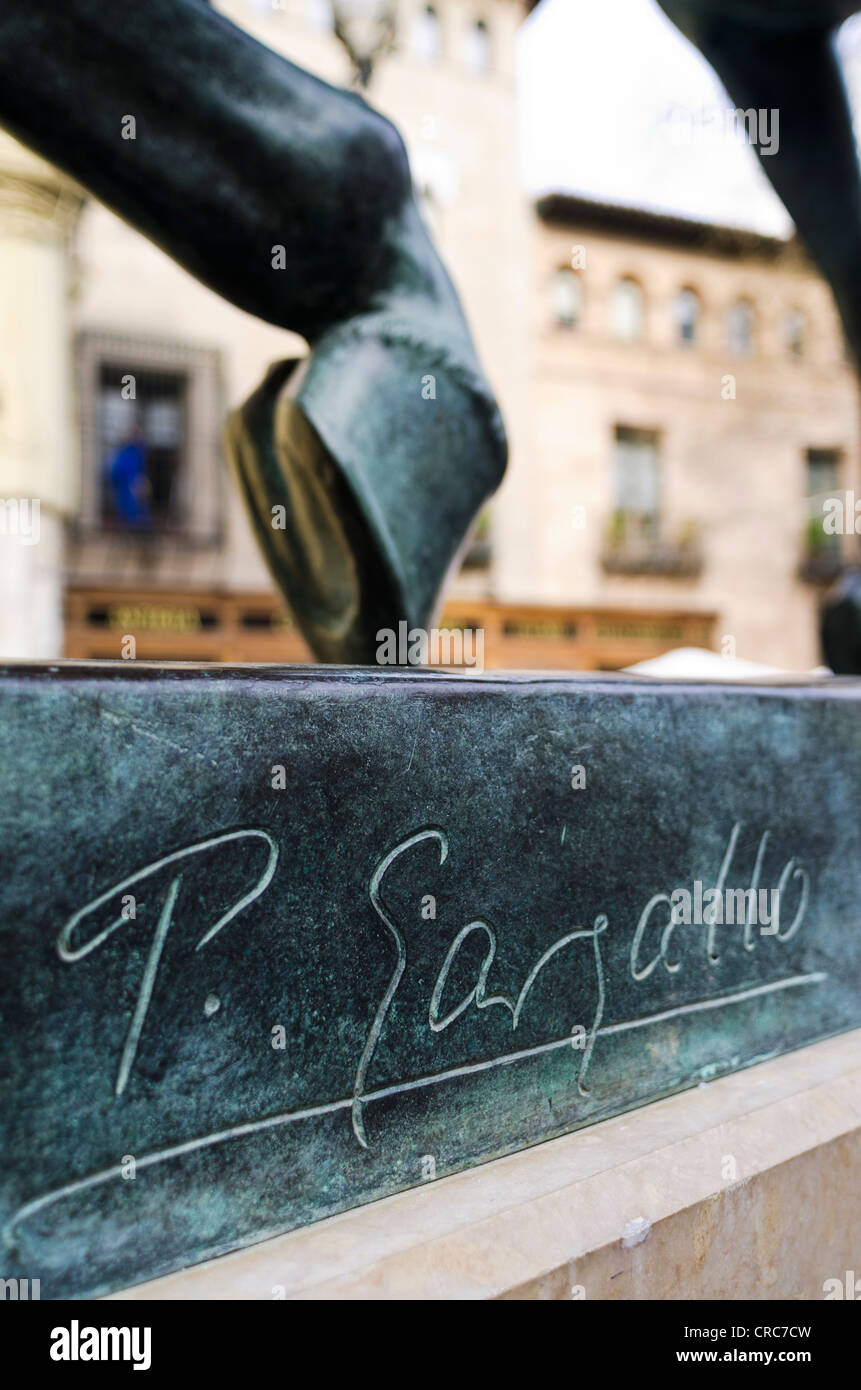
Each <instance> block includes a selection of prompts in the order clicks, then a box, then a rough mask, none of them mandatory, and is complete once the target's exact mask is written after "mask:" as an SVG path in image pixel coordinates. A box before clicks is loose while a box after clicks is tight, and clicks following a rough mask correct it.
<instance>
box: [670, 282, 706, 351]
mask: <svg viewBox="0 0 861 1390" xmlns="http://www.w3.org/2000/svg"><path fill="white" fill-rule="evenodd" d="M673 321H674V324H675V330H676V337H677V338H678V340H679V342H680V343H695V342H696V340H697V337H698V335H699V330H700V298H699V295H698V294H697V292H696V290H691V289H688V288H687V287H685V289H681V290H679V292H678V294H677V295H676V297H675V299H674V301H673Z"/></svg>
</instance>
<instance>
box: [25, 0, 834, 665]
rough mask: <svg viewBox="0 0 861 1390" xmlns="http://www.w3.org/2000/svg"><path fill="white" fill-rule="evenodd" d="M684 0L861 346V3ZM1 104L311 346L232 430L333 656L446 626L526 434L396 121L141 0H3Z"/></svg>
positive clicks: (170, 4)
mask: <svg viewBox="0 0 861 1390" xmlns="http://www.w3.org/2000/svg"><path fill="white" fill-rule="evenodd" d="M662 3H663V7H664V9H665V10H666V12H667V14H668V15H670V17H671V18H672V19H673V20H674V21H675V22H676V23H677V24H678V25H679V26H680V28H681V29H682V30H683V31H684V32H685V33H686V34H687V35H688V37H689V38H691V39H692V40H693V42H695V43H696V44H697V45H698V46H699V47H700V48H701V49H702V51H703V53H704V54H705V56H706V57H707V58H708V59H709V61H710V62H711V63H712V64H713V65H714V67H715V69H716V71H717V72H718V74H719V76H720V77H721V78H722V80H723V81H724V82H725V84H726V86H727V89H728V91H729V93H730V96H731V97H732V99H733V100H734V101H735V102H736V103H737V104H738V106H739V107H740V108H741V109H749V108H753V109H755V110H760V109H765V110H772V109H774V110H777V111H778V112H779V116H780V137H779V144H778V145H777V147H776V148H772V147H770V149H769V154H768V157H767V158H765V157H764V158H763V159H762V164H763V168H764V170H765V172H766V173H767V175H768V177H769V178H770V179H771V181H772V183H773V184H774V187H775V189H776V190H777V192H778V193H779V194H780V196H781V198H782V199H783V201H784V202H785V204H786V206H787V208H788V210H789V212H790V213H791V215H792V217H793V218H794V220H795V223H796V225H797V227H798V230H799V233H800V234H801V237H802V238H803V240H804V241H805V243H806V244H807V246H808V248H809V250H810V252H811V254H812V255H813V257H814V259H815V260H816V262H817V264H818V266H819V267H820V269H821V270H822V272H823V274H824V275H825V276H826V278H827V279H828V281H829V283H830V285H831V287H832V290H833V292H834V296H835V299H836V302H837V306H838V308H839V311H840V314H841V317H842V320H843V324H844V327H845V330H846V335H847V339H848V342H849V345H850V347H851V349H852V351H853V353H854V355H855V357H856V359H858V360H861V292H859V277H858V266H859V264H861V175H859V167H858V160H857V155H856V150H855V141H854V136H853V133H852V126H851V120H850V115H849V108H848V104H847V101H846V96H845V92H844V89H843V83H842V79H841V77H840V73H839V69H838V66H837V63H836V60H835V57H834V54H833V51H832V37H833V31H834V29H835V27H836V25H837V24H839V23H840V22H841V21H842V20H843V19H845V18H846V16H847V15H849V14H850V13H852V12H853V11H854V10H855V9H856V8H857V6H856V4H855V3H853V0H826V2H825V3H820V2H819V0H817V3H813V0H734V3H731V4H727V3H724V0H662ZM609 99H611V97H610V95H609V94H608V100H609ZM128 115H131V116H133V117H134V119H135V122H136V135H135V138H134V139H125V140H124V139H123V138H122V128H123V121H124V119H125V118H126V117H127V116H128ZM0 122H2V123H3V124H5V125H6V126H8V128H9V129H10V130H11V131H13V132H14V133H15V134H16V135H18V136H19V138H21V139H22V140H23V141H24V142H25V143H27V144H30V145H32V146H33V147H34V148H36V149H37V150H39V151H40V153H42V154H43V155H45V156H46V157H47V158H49V159H51V160H53V162H54V163H56V164H57V165H58V166H60V167H61V168H63V169H65V170H66V171H68V172H69V173H71V174H72V175H74V177H75V178H77V179H78V180H79V181H80V182H81V183H82V184H83V185H84V186H85V187H86V188H88V189H90V190H91V191H92V192H93V193H94V194H95V195H96V196H98V197H100V198H101V199H102V200H103V201H104V202H105V203H107V204H108V206H110V207H112V208H113V209H115V211H117V212H118V213H119V214H120V215H121V216H123V217H125V218H126V219H127V220H128V221H129V222H130V223H132V225H134V226H135V227H137V228H138V229H139V230H140V231H142V232H143V233H145V234H146V235H147V236H149V237H151V238H152V239H153V240H154V241H155V242H157V244H158V245H160V246H162V247H163V248H164V249H165V250H166V251H167V252H168V253H169V254H170V255H171V256H173V257H174V258H175V259H176V260H177V261H179V263H180V264H181V265H183V266H185V267H186V268H187V269H188V270H190V271H191V272H192V274H194V275H196V276H198V277H199V278H200V279H201V280H203V281H204V282H205V283H206V284H208V285H210V286H211V287H212V288H213V289H215V290H216V291H217V292H218V293H220V294H222V295H223V296H224V297H225V298H227V299H229V300H230V301H231V302H232V303H234V304H236V305H238V306H239V307H240V308H242V309H245V310H247V311H248V312H250V313H252V314H256V315H258V316H259V317H260V318H263V319H266V320H267V321H269V322H271V323H275V324H278V325H280V326H281V327H284V328H289V329H293V330H295V331H296V332H299V333H301V334H303V335H304V336H305V337H306V338H307V340H308V342H309V344H310V346H311V355H310V358H309V359H308V360H307V362H306V363H304V364H303V365H301V366H297V364H286V363H285V364H281V365H280V366H279V367H278V368H276V369H275V370H274V371H273V373H271V374H270V376H269V377H268V378H267V380H266V382H264V384H263V385H262V386H261V388H260V390H259V391H258V392H257V393H256V394H255V396H254V397H253V398H252V400H251V401H249V402H248V404H247V405H246V406H245V407H244V408H243V410H241V411H240V412H238V413H237V415H236V417H235V418H234V419H233V421H232V422H231V425H230V429H229V432H228V438H229V446H230V455H231V458H232V460H233V462H234V464H235V467H236V470H237V473H238V477H239V483H240V488H241V491H242V493H243V495H244V497H245V499H246V501H247V502H248V504H249V507H250V509H251V516H252V520H253V524H254V528H255V532H256V535H257V537H258V540H259V542H260V544H261V546H262V549H263V553H264V554H265V556H266V558H267V560H268V562H269V564H270V566H271V567H272V569H273V573H274V575H275V577H276V579H277V581H278V583H279V584H280V586H281V588H282V590H283V592H284V594H285V596H286V597H287V600H288V602H289V603H290V605H291V607H292V608H293V610H294V612H295V613H296V616H297V618H298V620H299V622H300V624H301V626H302V628H303V631H304V632H305V635H306V637H307V638H308V641H309V643H310V644H311V646H312V648H313V650H314V652H315V653H316V654H317V655H318V656H320V657H322V658H323V659H325V660H330V661H337V660H342V661H351V662H352V661H370V660H372V659H373V655H374V649H375V633H376V631H377V630H378V628H379V627H381V626H383V627H391V628H393V627H395V626H396V625H397V622H398V621H399V620H400V619H406V620H407V621H408V622H410V623H411V624H414V625H416V626H419V627H425V626H427V624H428V622H429V618H430V615H431V613H432V611H433V609H434V606H435V604H436V601H437V597H438V595H439V591H440V587H441V585H442V583H443V581H444V578H445V575H446V573H447V572H448V570H449V569H450V567H451V565H452V564H453V562H454V561H455V560H456V557H457V553H458V550H459V548H460V547H461V546H462V544H463V541H464V538H465V536H466V534H467V532H468V530H469V527H470V524H471V522H472V520H473V518H474V517H475V515H476V512H477V511H478V509H479V508H480V506H481V505H482V503H483V502H484V501H485V499H486V498H487V497H488V495H489V494H490V493H491V492H492V491H493V490H494V488H495V487H496V486H497V485H498V483H499V480H500V478H501V476H502V472H503V469H504V466H505V440H504V433H503V429H502V424H501V420H500V416H499V412H498V410H497V408H496V405H495V403H494V401H493V399H492V396H491V394H490V392H489V389H488V387H487V385H486V383H485V381H484V378H483V376H482V374H481V370H480V367H479V365H478V363H477V361H476V357H475V352H474V349H473V346H472V343H471V340H470V336H469V331H468V328H467V326H466V323H465V321H464V317H463V313H462V311H461V308H460V305H459V303H458V300H457V296H456V294H455V292H454V289H453V287H452V285H451V282H450V280H449V278H448V275H447V274H446V272H445V270H444V268H443V266H442V264H441V263H440V261H439V258H438V256H437V254H436V252H435V251H434V249H433V247H432V245H431V242H430V240H429V237H428V234H427V231H426V229H425V227H424V225H423V222H422V220H421V218H420V216H419V213H418V211H417V208H416V204H415V201H414V198H413V195H412V188H411V183H410V175H409V169H408V164H407V159H406V155H405V152H404V147H403V143H402V141H401V139H400V136H399V135H398V134H397V132H396V131H395V129H394V127H393V126H392V125H391V124H390V123H389V122H388V121H386V120H385V119H384V118H383V117H381V116H380V115H379V114H378V113H377V112H375V111H373V110H372V109H371V108H370V107H369V106H368V105H367V104H366V103H365V102H364V101H363V100H362V99H361V98H359V97H358V96H357V95H355V94H353V93H349V92H345V91H339V90H337V89H335V88H333V87H330V86H328V85H327V84H326V83H324V82H321V81H319V80H318V79H316V78H314V77H312V76H310V75H309V74H308V73H305V72H303V71H302V70H301V69H300V68H297V67H296V66H294V65H293V64H291V63H289V62H287V61H286V60H285V59H283V58H281V57H279V56H278V55H276V54H274V53H272V52H271V51H270V50H268V49H266V48H265V47H263V46H262V45H260V44H259V43H257V42H256V41H255V40H253V39H252V38H250V37H249V36H248V35H247V34H246V33H244V32H243V31H242V30H240V29H238V28H236V27H235V26H233V25H231V24H230V23H229V22H228V21H227V20H226V19H225V18H224V17H223V16H222V15H220V14H218V13H217V12H215V11H213V10H211V9H210V7H209V6H208V5H207V4H206V3H204V0H139V2H138V3H137V4H135V5H134V6H133V7H130V8H129V9H127V10H125V11H124V13H123V20H122V23H121V24H119V23H117V22H116V16H115V14H114V12H113V11H112V9H111V7H109V6H106V5H104V3H102V0H64V3H63V4H62V5H55V4H53V3H50V4H49V3H46V0H4V5H3V9H2V12H0Z"/></svg>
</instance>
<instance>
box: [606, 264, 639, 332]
mask: <svg viewBox="0 0 861 1390" xmlns="http://www.w3.org/2000/svg"><path fill="white" fill-rule="evenodd" d="M644 317H645V313H644V308H643V291H642V290H641V289H640V286H639V285H638V284H637V281H636V280H634V279H632V277H631V276H630V275H626V276H625V278H624V279H623V280H618V281H617V282H616V285H615V286H614V289H613V300H612V306H611V319H610V322H611V326H612V330H613V336H614V337H616V338H619V339H620V340H621V341H622V342H623V343H634V342H636V341H637V339H638V338H642V336H643V320H644Z"/></svg>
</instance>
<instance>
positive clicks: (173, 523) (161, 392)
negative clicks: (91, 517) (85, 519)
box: [96, 362, 188, 531]
mask: <svg viewBox="0 0 861 1390" xmlns="http://www.w3.org/2000/svg"><path fill="white" fill-rule="evenodd" d="M187 388H188V379H187V377H186V375H185V373H183V372H153V371H141V370H140V369H139V368H138V367H137V366H135V365H134V364H132V363H131V362H126V363H121V364H116V365H115V364H113V363H110V364H109V363H102V364H101V366H100V368H99V394H98V401H97V413H96V441H97V442H96V455H97V458H98V460H99V463H100V467H99V481H100V485H101V486H100V508H99V519H100V521H101V522H102V524H103V525H106V526H117V527H128V528H130V529H132V528H134V529H138V530H149V531H158V530H169V529H179V528H180V527H181V526H182V523H183V521H184V520H185V517H184V515H183V512H184V507H185V502H186V499H185V498H184V496H183V487H182V482H183V477H182V475H183V472H184V469H185V446H186V439H187V434H188V428H187V423H186V396H187Z"/></svg>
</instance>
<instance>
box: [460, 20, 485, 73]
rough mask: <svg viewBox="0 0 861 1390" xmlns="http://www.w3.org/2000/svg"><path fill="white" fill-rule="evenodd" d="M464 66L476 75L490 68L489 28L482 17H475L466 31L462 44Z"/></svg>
mask: <svg viewBox="0 0 861 1390" xmlns="http://www.w3.org/2000/svg"><path fill="white" fill-rule="evenodd" d="M464 57H465V60H466V66H467V67H468V68H469V70H470V72H474V73H476V74H478V75H481V74H482V73H485V72H488V71H489V69H490V30H489V29H488V27H487V25H486V24H485V22H484V20H483V19H477V20H476V21H475V23H474V24H471V25H470V26H469V28H468V29H467V31H466V44H465V46H464Z"/></svg>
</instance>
